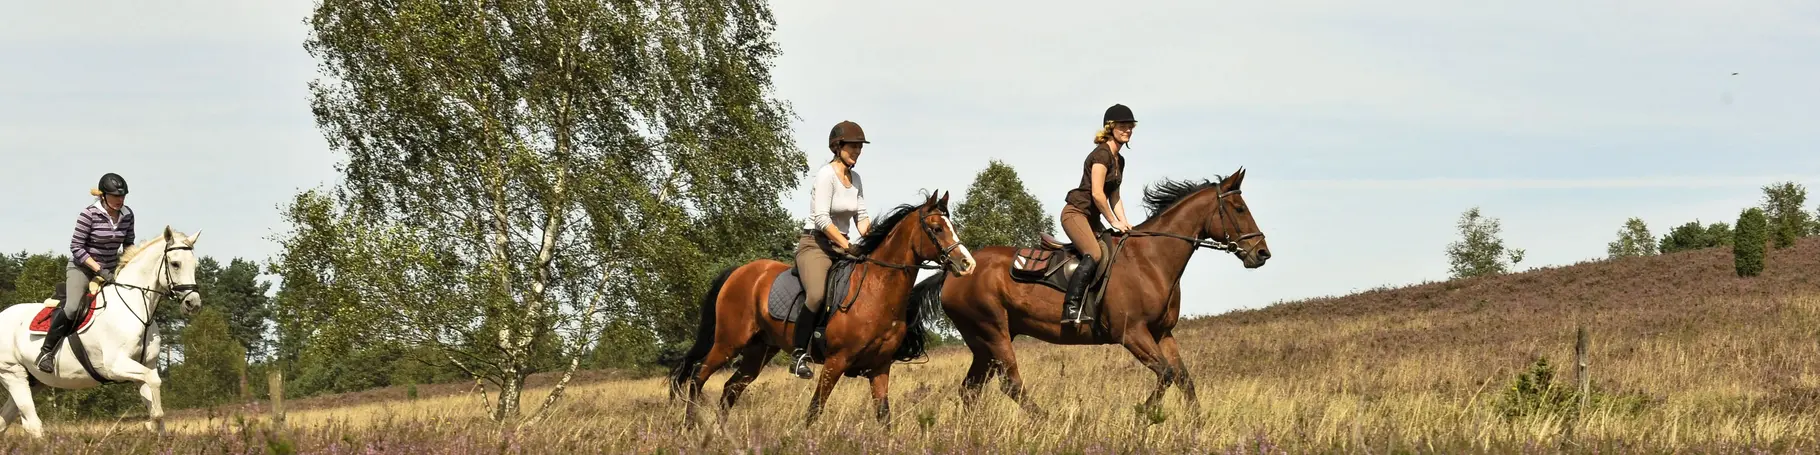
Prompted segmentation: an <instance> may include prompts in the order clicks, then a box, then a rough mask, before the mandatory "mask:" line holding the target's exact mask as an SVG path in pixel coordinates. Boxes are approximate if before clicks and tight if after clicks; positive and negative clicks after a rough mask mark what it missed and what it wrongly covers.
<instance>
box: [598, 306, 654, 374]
mask: <svg viewBox="0 0 1820 455" xmlns="http://www.w3.org/2000/svg"><path fill="white" fill-rule="evenodd" d="M604 325H605V326H606V327H605V328H603V329H602V330H601V334H600V343H599V344H597V345H595V348H594V353H593V356H592V357H591V358H589V359H588V365H590V366H592V367H593V368H616V369H636V368H641V367H648V366H651V365H652V363H653V362H654V361H655V360H656V359H657V334H656V333H655V332H652V331H651V328H650V326H649V325H648V324H643V323H640V321H638V320H637V318H636V317H635V316H631V315H615V316H610V317H608V318H607V322H606V324H604Z"/></svg>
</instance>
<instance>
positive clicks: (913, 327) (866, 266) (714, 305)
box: [670, 193, 974, 426]
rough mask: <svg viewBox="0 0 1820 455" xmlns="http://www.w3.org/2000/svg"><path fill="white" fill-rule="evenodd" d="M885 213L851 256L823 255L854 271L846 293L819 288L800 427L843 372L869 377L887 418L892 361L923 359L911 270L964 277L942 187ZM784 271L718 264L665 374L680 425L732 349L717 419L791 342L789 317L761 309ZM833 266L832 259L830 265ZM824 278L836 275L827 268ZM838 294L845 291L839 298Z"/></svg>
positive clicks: (967, 267) (765, 264)
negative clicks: (822, 328) (686, 339)
mask: <svg viewBox="0 0 1820 455" xmlns="http://www.w3.org/2000/svg"><path fill="white" fill-rule="evenodd" d="M883 219H884V221H880V222H878V223H875V224H874V225H873V226H872V227H871V230H870V231H869V232H867V233H866V235H865V236H864V238H863V239H861V240H860V241H859V242H857V243H855V246H854V249H855V250H856V251H855V252H854V255H853V256H852V257H848V258H838V257H835V258H830V259H833V260H834V261H835V262H836V263H837V264H839V263H841V262H847V263H849V264H848V265H850V266H851V268H850V273H851V274H850V275H848V276H850V277H852V278H851V279H850V280H847V281H845V282H846V283H847V285H846V286H845V289H844V290H845V292H837V290H836V289H830V292H828V293H827V296H828V300H827V302H826V303H825V304H824V306H823V314H826V315H827V328H826V334H825V336H823V337H822V338H823V343H824V344H823V345H822V346H825V348H824V349H816V347H815V346H811V348H810V349H809V353H810V359H811V360H812V361H814V362H815V363H820V364H822V369H821V371H820V372H819V373H818V375H819V377H818V378H816V379H817V380H816V387H815V396H814V398H812V399H811V400H810V401H809V411H808V415H807V417H806V418H805V419H804V425H808V424H813V423H815V420H816V417H817V416H819V415H820V413H821V408H822V404H823V403H824V402H825V401H826V400H827V398H828V393H829V392H830V391H832V390H833V389H834V384H835V383H836V382H838V381H840V378H841V376H843V375H845V376H852V377H859V376H864V377H866V378H867V379H870V380H871V382H872V398H873V400H874V402H875V403H876V404H877V406H878V415H877V417H878V419H879V421H881V422H885V423H889V422H890V400H889V393H888V391H889V383H890V377H891V365H892V362H893V361H908V360H914V359H916V358H918V357H922V355H923V350H924V332H923V321H922V317H923V316H922V314H921V309H920V308H919V307H918V306H916V305H912V304H910V301H909V294H910V288H911V286H912V285H913V284H914V282H915V281H916V273H917V270H919V269H922V268H930V269H936V268H939V269H942V270H944V271H945V272H949V273H953V274H955V276H966V275H967V274H968V273H970V272H971V271H972V269H973V263H974V262H973V256H972V254H971V253H970V252H968V251H967V247H966V246H963V245H961V242H960V237H959V236H958V235H957V233H956V232H955V230H954V223H953V222H952V221H951V220H950V219H949V213H948V195H947V194H945V193H944V194H942V196H941V198H940V199H937V198H936V197H935V196H934V195H933V194H932V195H930V196H929V198H928V199H927V200H925V201H924V202H923V204H922V205H920V206H912V205H909V204H905V205H900V206H898V207H897V208H896V209H894V210H893V211H892V212H891V213H890V214H888V215H886V216H885V217H884V218H883ZM928 261H937V262H939V263H940V266H939V267H930V266H925V265H923V263H924V262H928ZM791 268H792V267H791V265H789V264H785V263H783V262H780V261H776V260H772V259H759V260H756V261H752V262H747V263H745V264H743V265H739V266H735V267H731V268H728V269H726V270H724V271H721V272H720V274H719V275H718V276H717V277H716V278H714V281H713V282H711V284H710V285H709V286H708V292H707V293H706V294H704V295H703V296H702V302H701V324H700V325H699V327H698V329H697V331H696V335H695V343H694V345H693V346H691V347H690V348H689V351H688V353H686V354H684V355H683V359H682V363H681V364H680V365H677V366H676V368H675V369H674V370H672V372H671V375H670V376H671V377H670V398H671V399H672V400H674V399H676V398H677V395H679V394H680V393H683V392H682V388H683V387H684V385H685V383H686V385H687V392H686V393H687V398H686V400H685V401H687V402H688V404H687V406H688V411H687V419H686V421H685V422H684V423H685V424H687V425H691V426H693V425H694V424H695V420H696V417H695V416H696V406H697V404H698V403H699V401H700V400H699V398H700V397H701V392H702V385H703V384H704V383H706V382H707V381H708V377H710V376H712V375H713V374H714V373H715V372H716V371H719V370H720V369H721V368H723V367H725V366H726V365H727V363H728V362H730V361H731V360H733V356H734V354H738V355H739V363H738V365H737V366H736V370H735V371H734V372H733V375H732V376H731V377H729V378H727V383H726V385H725V386H724V388H723V390H722V391H721V399H720V404H721V407H720V419H721V420H722V421H723V422H724V421H725V420H726V417H727V411H728V410H729V409H730V408H732V407H733V404H734V403H735V402H736V401H738V400H739V395H740V394H741V393H742V392H744V391H745V388H746V385H747V384H750V383H752V381H753V380H754V379H757V378H758V373H759V371H760V370H761V369H763V368H764V366H765V363H767V362H769V361H770V360H771V357H772V356H774V355H776V354H777V352H778V351H779V350H782V349H785V348H788V347H790V346H791V337H790V336H789V335H790V334H791V333H792V332H791V329H794V328H795V326H796V324H797V323H794V322H788V321H785V320H780V319H778V318H776V317H768V316H767V315H766V309H767V305H768V304H769V303H770V302H769V298H770V297H771V296H770V294H771V287H772V283H773V282H774V281H776V280H777V279H778V278H779V275H781V274H783V273H785V272H787V271H789V270H790V269H791ZM841 268H842V267H841V266H839V265H837V266H836V267H835V268H834V269H835V270H840V269H841ZM784 279H787V280H794V279H795V278H791V277H784ZM828 282H829V283H841V282H843V281H841V280H837V277H835V276H834V274H833V273H830V274H829V277H828ZM843 295H845V296H848V297H847V298H839V297H840V296H843ZM799 302H800V300H796V301H793V305H794V306H795V307H796V308H800V307H801V306H802V304H801V303H799ZM843 304H844V305H843ZM801 322H803V323H814V321H808V320H803V321H801ZM811 344H812V345H813V344H814V343H811ZM697 366H699V368H696V367H697Z"/></svg>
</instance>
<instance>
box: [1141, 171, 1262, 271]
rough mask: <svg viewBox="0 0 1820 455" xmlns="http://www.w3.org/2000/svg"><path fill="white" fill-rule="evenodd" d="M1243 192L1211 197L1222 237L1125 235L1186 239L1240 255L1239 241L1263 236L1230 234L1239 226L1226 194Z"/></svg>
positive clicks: (1257, 233) (1222, 181)
mask: <svg viewBox="0 0 1820 455" xmlns="http://www.w3.org/2000/svg"><path fill="white" fill-rule="evenodd" d="M1225 182H1226V178H1225V177H1221V178H1220V179H1219V180H1218V181H1216V182H1214V184H1215V185H1224V184H1225ZM1243 193H1244V191H1242V190H1231V191H1225V192H1221V193H1220V194H1219V195H1218V196H1214V198H1213V201H1214V202H1213V204H1214V214H1216V215H1219V216H1220V224H1222V225H1225V227H1226V229H1225V232H1224V233H1222V236H1223V237H1226V238H1224V239H1214V238H1211V237H1209V238H1205V239H1200V238H1193V237H1189V236H1186V235H1181V234H1176V233H1171V232H1160V231H1126V232H1125V235H1127V236H1131V237H1149V236H1160V237H1169V238H1174V239H1181V240H1185V241H1187V242H1188V243H1192V244H1194V246H1195V248H1207V249H1213V250H1220V251H1225V252H1229V253H1232V254H1234V255H1241V256H1242V255H1243V254H1244V253H1245V247H1243V246H1239V242H1242V241H1244V240H1245V239H1249V238H1252V237H1263V236H1264V232H1263V231H1253V232H1248V233H1244V234H1240V235H1239V236H1238V237H1237V238H1233V236H1232V233H1234V232H1238V230H1239V228H1238V224H1237V223H1236V222H1234V221H1233V220H1232V218H1233V217H1232V216H1231V211H1232V210H1233V209H1232V208H1231V206H1230V205H1229V204H1227V203H1226V196H1232V195H1237V194H1243Z"/></svg>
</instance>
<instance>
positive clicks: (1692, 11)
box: [0, 0, 1820, 315]
mask: <svg viewBox="0 0 1820 455" xmlns="http://www.w3.org/2000/svg"><path fill="white" fill-rule="evenodd" d="M5 2H6V4H5V5H4V6H0V11H6V13H5V14H0V62H5V66H4V68H5V69H4V70H0V172H3V175H5V176H6V178H5V179H0V195H4V196H0V251H7V252H14V251H20V250H26V251H33V252H40V251H62V250H63V249H65V248H67V244H68V240H67V239H68V236H69V230H70V228H71V226H72V225H73V223H74V218H75V214H76V213H77V212H78V211H79V210H81V208H82V207H83V206H85V205H86V204H87V203H88V202H89V201H90V197H89V196H88V195H87V190H88V188H90V187H92V186H94V184H95V181H96V180H97V179H98V178H99V176H100V175H101V174H102V173H105V172H110V171H111V172H119V173H121V174H123V175H125V176H126V177H127V179H128V181H129V182H130V184H131V186H132V188H133V193H132V196H131V197H130V198H129V204H130V205H132V206H133V207H134V208H135V210H136V212H137V213H138V214H139V217H140V228H139V229H140V235H141V236H149V235H155V234H156V232H157V230H158V229H161V228H162V227H163V226H165V225H167V224H168V225H171V226H172V227H174V228H176V229H178V230H180V231H184V232H194V231H196V230H198V229H201V230H203V232H204V237H203V238H202V241H201V242H200V243H199V244H198V249H199V250H201V252H202V254H207V255H212V256H216V257H218V258H225V257H244V258H250V259H260V260H263V259H266V258H269V257H271V255H273V254H274V253H275V252H276V246H275V244H274V243H273V242H272V241H271V240H270V238H271V237H272V236H274V235H277V234H281V233H283V232H284V231H285V229H287V228H286V226H284V225H283V224H282V223H281V222H280V217H279V215H278V205H279V204H281V203H283V202H285V201H287V200H288V199H289V197H290V196H292V195H294V194H295V193H297V192H298V191H301V190H304V189H308V188H314V187H318V186H325V185H330V184H333V183H334V181H335V178H336V174H335V171H334V168H333V166H334V164H335V163H336V162H337V159H338V155H336V154H335V153H334V152H333V151H331V150H329V149H328V147H327V144H326V142H325V141H324V140H323V138H322V135H321V134H320V132H319V131H318V130H317V129H316V127H315V121H314V119H313V117H312V116H311V114H310V112H309V105H308V87H307V85H306V84H308V83H309V81H311V80H313V79H314V78H315V77H316V69H315V65H316V63H315V62H314V61H313V60H312V59H311V58H310V56H309V55H308V54H307V53H306V52H305V51H304V49H303V47H302V42H303V40H304V38H305V37H306V36H307V25H306V24H305V23H304V20H305V18H306V17H307V15H308V14H309V13H310V9H311V8H312V7H313V3H312V2H297V1H287V2H279V1H267V2H236V1H225V0H185V1H177V2H156V4H152V3H145V2H127V1H102V2H80V3H59V2H25V1H20V0H5ZM772 8H773V12H774V14H775V16H776V21H777V29H776V32H775V35H774V38H775V39H776V40H777V41H778V43H779V45H780V46H781V48H782V51H783V53H782V55H781V56H780V57H779V58H778V59H777V60H776V61H775V62H774V63H775V67H774V68H773V69H772V75H773V77H774V82H775V84H776V91H775V93H774V95H775V96H776V97H777V98H779V99H783V100H786V101H788V102H789V103H790V104H791V106H792V107H793V109H794V111H795V113H796V115H797V116H798V119H797V121H796V122H795V123H794V124H793V126H792V128H793V130H792V133H793V134H794V136H795V137H796V138H797V140H798V143H799V145H800V147H801V148H802V149H803V150H804V152H805V154H806V155H807V157H808V158H809V161H810V164H811V166H820V165H821V163H823V162H825V160H826V159H827V157H828V155H825V154H824V153H826V152H825V151H826V150H827V149H826V147H825V146H824V144H825V140H826V137H827V136H826V134H827V132H828V130H829V128H831V127H832V126H833V125H834V124H835V123H837V122H840V121H842V120H852V121H855V122H858V123H859V124H861V125H862V126H863V127H864V128H865V130H866V133H867V136H868V138H869V139H870V140H871V141H872V144H870V145H869V146H868V147H867V148H866V153H865V154H864V156H863V157H862V158H861V162H860V164H859V167H858V168H857V170H858V171H859V172H860V173H862V174H864V175H865V176H866V179H865V180H866V183H867V193H868V196H869V201H868V202H869V206H870V208H871V209H872V210H873V211H878V212H882V211H884V210H885V209H888V208H889V207H892V206H895V205H897V204H901V203H912V202H919V201H920V200H921V194H920V193H919V191H921V190H925V189H928V190H945V191H950V192H953V193H954V198H955V199H956V201H955V202H956V203H958V202H959V199H960V198H962V197H963V195H964V192H965V190H966V187H967V185H968V184H969V183H970V182H971V181H972V179H973V176H974V174H975V173H977V172H979V171H980V170H982V169H984V168H985V167H986V165H987V163H988V162H989V160H1000V161H1003V162H1005V163H1006V164H1008V165H1011V166H1012V167H1013V168H1015V169H1016V170H1017V171H1018V173H1019V174H1020V176H1021V177H1022V178H1023V180H1024V182H1025V184H1026V186H1027V187H1028V188H1029V189H1030V191H1031V192H1032V194H1034V195H1035V196H1036V197H1037V199H1038V200H1040V201H1042V203H1043V208H1044V210H1045V211H1046V212H1048V213H1050V214H1052V215H1053V214H1057V213H1059V210H1060V209H1061V207H1062V198H1063V195H1064V194H1065V193H1066V192H1067V190H1068V189H1069V188H1071V187H1073V186H1074V185H1075V184H1076V183H1078V182H1079V180H1080V169H1081V160H1082V159H1083V158H1085V156H1086V154H1087V152H1089V151H1090V150H1091V149H1092V147H1093V145H1092V144H1091V143H1090V141H1089V140H1088V139H1089V138H1090V137H1091V136H1092V134H1093V133H1094V132H1095V131H1096V129H1097V127H1098V123H1099V120H1100V115H1101V113H1102V112H1104V110H1105V109H1106V107H1107V106H1110V105H1112V104H1114V103H1122V104H1125V105H1127V106H1130V107H1131V109H1132V110H1133V111H1134V113H1135V114H1136V116H1137V118H1138V119H1139V127H1138V128H1137V130H1136V132H1135V134H1134V137H1133V142H1132V147H1131V148H1129V149H1127V150H1126V151H1125V153H1126V157H1127V159H1128V160H1129V161H1128V164H1127V168H1126V178H1125V181H1126V188H1128V189H1129V191H1130V193H1129V195H1128V196H1127V198H1128V199H1130V200H1132V201H1133V202H1132V203H1131V206H1130V207H1128V212H1129V214H1130V215H1131V216H1133V217H1134V218H1137V219H1142V218H1143V217H1144V213H1143V210H1142V208H1141V206H1139V204H1137V203H1136V201H1138V200H1139V197H1138V195H1139V194H1140V193H1139V191H1141V189H1142V188H1143V185H1145V184H1147V183H1150V182H1154V181H1156V180H1157V179H1160V178H1164V177H1169V178H1194V179H1209V178H1215V177H1216V176H1219V175H1226V174H1230V173H1231V172H1233V171H1235V170H1237V169H1238V168H1239V167H1241V166H1243V167H1245V168H1246V169H1247V178H1246V183H1245V194H1244V197H1245V198H1246V201H1247V202H1248V203H1249V204H1250V205H1251V206H1252V208H1253V213H1254V215H1255V217H1256V219H1257V221H1258V223H1259V225H1260V227H1261V228H1262V229H1263V231H1264V232H1265V234H1266V235H1267V238H1268V239H1269V241H1270V247H1271V252H1272V255H1273V257H1272V259H1271V260H1270V262H1269V264H1268V265H1266V266H1264V267H1262V268H1258V269H1244V268H1243V267H1242V266H1241V264H1240V263H1239V261H1238V260H1237V259H1235V258H1233V257H1231V256H1229V255H1224V254H1220V253H1218V252H1213V251H1203V252H1202V253H1200V254H1197V255H1196V256H1195V258H1194V259H1193V260H1192V261H1191V262H1190V265H1189V267H1188V270H1187V272H1186V274H1185V276H1184V279H1183V282H1182V286H1183V303H1182V305H1183V308H1182V311H1183V313H1184V314H1189V315H1208V314H1217V313H1221V312H1225V311H1230V310H1233V309H1240V308H1258V307H1262V306H1266V305H1269V304H1271V303H1274V302H1280V301H1291V300H1296V299H1302V298H1308V297H1319V296H1328V295H1340V294H1345V293H1349V292H1353V291H1360V290H1365V289H1370V288H1374V287H1379V286H1387V285H1388V286H1397V285H1405V284H1413V283H1419V282H1423V281H1431V280H1441V279H1445V278H1446V277H1447V267H1448V266H1447V261H1446V257H1445V255H1444V253H1443V251H1444V249H1445V248H1446V245H1447V243H1448V242H1451V241H1453V240H1455V239H1456V238H1457V233H1456V231H1455V226H1454V224H1455V222H1456V221H1457V219H1458V218H1459V216H1460V214H1461V213H1462V212H1464V211H1465V210H1467V209H1468V208H1471V207H1474V206H1478V207H1481V208H1482V210H1483V212H1484V213H1485V214H1486V215H1487V216H1491V217H1494V218H1498V219H1500V220H1501V222H1502V225H1503V237H1504V239H1505V241H1506V243H1507V245H1508V246H1510V247H1513V248H1523V249H1525V250H1527V252H1528V257H1527V258H1525V260H1524V261H1523V262H1522V263H1521V264H1518V267H1517V268H1518V269H1519V270H1521V269H1527V268H1529V267H1540V266H1553V265H1565V264H1571V263H1575V262H1579V261H1584V260H1589V259H1595V258H1599V257H1601V256H1603V255H1604V253H1605V244H1606V243H1607V242H1610V241H1611V240H1613V239H1614V238H1616V235H1617V234H1616V233H1617V231H1618V229H1619V227H1620V226H1621V225H1622V224H1623V222H1624V221H1625V220H1626V219H1627V218H1630V217H1639V218H1642V219H1643V220H1644V221H1646V222H1648V223H1649V226H1650V227H1651V229H1652V231H1653V232H1654V233H1655V234H1656V235H1658V236H1660V235H1661V234H1664V233H1666V232H1667V230H1668V229H1669V228H1670V227H1672V226H1674V225H1679V224H1682V223H1685V222H1688V221H1692V220H1695V219H1699V220H1700V221H1702V222H1713V221H1726V222H1731V221H1733V220H1735V219H1736V217H1737V215H1738V212H1739V210H1741V209H1743V208H1745V207H1748V206H1752V205H1754V204H1756V203H1757V202H1758V199H1759V198H1760V195H1761V191H1760V189H1759V188H1760V187H1762V186H1763V185H1767V184H1770V183H1773V182H1777V181H1794V182H1797V183H1802V184H1804V185H1806V186H1808V187H1810V188H1816V190H1817V191H1820V153H1815V148H1816V144H1820V128H1813V127H1812V125H1815V124H1816V123H1817V122H1816V121H1817V120H1820V85H1816V84H1813V83H1812V82H1811V81H1815V80H1820V3H1814V2H1798V1H1783V0H1728V1H1723V2H1722V1H1688V0H1667V1H1663V0H1653V1H1647V2H1645V1H1631V0H1623V1H1602V2H1582V1H1559V0H1543V1H1521V2H1519V1H1500V2H1447V1H1437V0H1415V1H1402V2H1345V1H1331V0H1312V1H1309V0H1289V1H1275V2H1233V1H1223V0H1222V1H1207V0H1196V1H1142V2H1121V3H1117V4H1115V3H1110V2H1081V1H1050V2H1044V4H1043V6H1042V7H1031V6H1029V4H1027V3H1016V2H959V1H950V0H924V1H918V2H834V1H824V0H792V1H786V2H775V3H773V4H772ZM1733 73H1737V74H1735V75H1734V74H1733ZM806 184H807V179H806V178H805V181H804V185H805V186H804V188H799V189H798V190H796V191H793V192H789V193H786V194H784V195H782V197H781V201H782V203H783V204H785V207H786V208H787V209H789V210H790V211H791V212H792V213H793V214H795V215H797V216H799V217H806V216H807V213H808V206H809V204H808V194H807V189H806ZM1815 199H1817V200H1820V195H1816V198H1815ZM1817 202H1820V201H1817ZM1808 205H1809V206H1810V210H1812V206H1814V205H1816V204H1815V203H1814V202H1810V203H1809V204H1808ZM925 275H927V273H925Z"/></svg>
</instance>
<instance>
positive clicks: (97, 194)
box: [88, 188, 101, 197]
mask: <svg viewBox="0 0 1820 455" xmlns="http://www.w3.org/2000/svg"><path fill="white" fill-rule="evenodd" d="M88 195H90V196H94V197H101V189H99V188H89V189H88Z"/></svg>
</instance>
